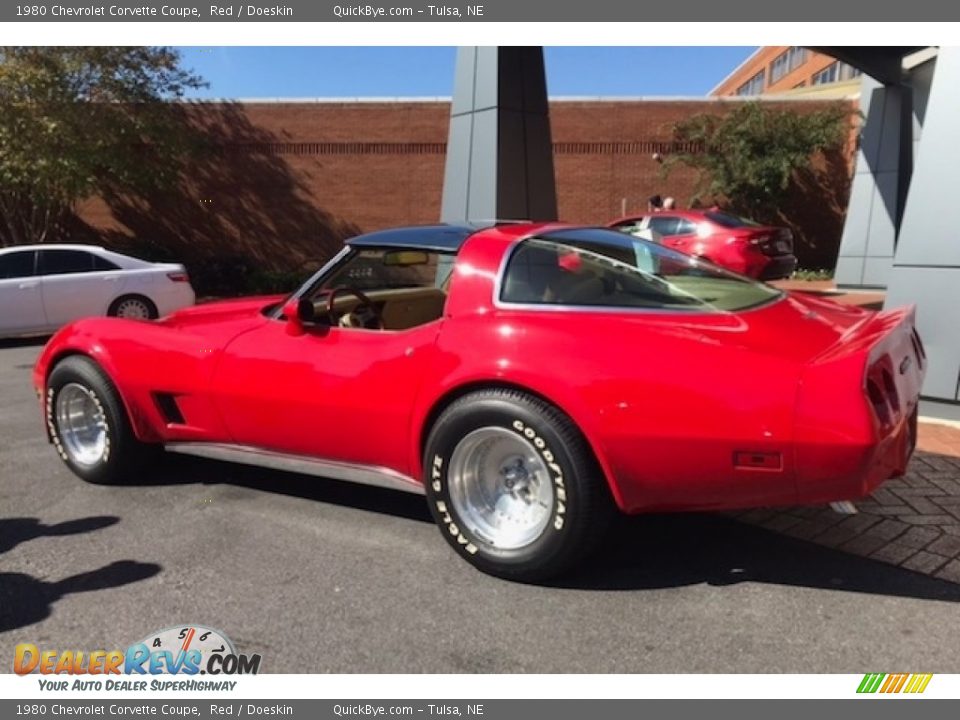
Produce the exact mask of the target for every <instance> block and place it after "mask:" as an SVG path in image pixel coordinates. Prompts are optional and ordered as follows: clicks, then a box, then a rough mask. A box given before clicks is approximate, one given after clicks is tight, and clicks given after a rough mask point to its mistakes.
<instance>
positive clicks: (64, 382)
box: [45, 355, 152, 484]
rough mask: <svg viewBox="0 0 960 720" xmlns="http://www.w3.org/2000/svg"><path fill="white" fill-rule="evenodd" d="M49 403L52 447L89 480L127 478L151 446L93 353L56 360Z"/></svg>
mask: <svg viewBox="0 0 960 720" xmlns="http://www.w3.org/2000/svg"><path fill="white" fill-rule="evenodd" d="M45 404H46V421H47V429H48V430H49V432H50V439H51V440H52V442H53V444H54V447H56V449H57V452H58V453H59V454H60V457H61V458H63V461H64V462H65V463H66V464H67V466H68V467H69V468H70V469H71V470H72V471H73V472H74V473H75V474H76V475H78V476H80V477H81V478H83V479H84V480H86V481H88V482H92V483H98V484H116V483H119V482H123V481H124V480H125V479H127V478H129V477H130V476H131V474H132V473H133V472H134V471H135V470H136V469H137V467H138V465H141V464H142V463H143V462H144V460H145V459H146V458H147V455H148V454H149V452H150V450H151V449H152V448H151V446H149V445H145V444H144V443H141V442H140V441H139V440H137V438H136V436H135V435H134V433H133V429H132V428H131V427H130V421H129V419H128V418H127V413H126V410H125V409H124V406H123V403H122V402H121V400H120V395H119V393H117V390H116V388H115V387H114V385H113V383H112V382H111V381H110V379H109V378H108V377H107V375H106V374H105V373H104V372H103V370H102V369H101V368H100V366H99V365H97V364H96V363H95V362H94V361H93V360H91V359H90V358H87V357H84V356H80V355H71V356H69V357H67V358H64V359H63V360H61V361H60V362H58V363H57V364H56V366H55V367H54V368H53V371H52V372H51V373H50V376H49V378H48V380H47V396H46V403H45Z"/></svg>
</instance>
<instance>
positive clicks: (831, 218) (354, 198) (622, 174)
mask: <svg viewBox="0 0 960 720" xmlns="http://www.w3.org/2000/svg"><path fill="white" fill-rule="evenodd" d="M738 102H740V100H739V99H732V100H731V99H697V100H587V99H584V100H572V99H571V100H556V101H552V102H551V121H552V131H553V142H554V162H555V172H556V180H557V193H558V202H559V211H560V216H561V218H562V219H564V220H568V221H572V222H578V223H603V222H605V221H607V220H610V219H612V218H614V217H616V216H619V215H621V214H623V213H628V212H633V211H639V210H643V209H645V208H646V200H647V198H648V197H649V196H650V195H651V194H653V193H660V194H661V195H664V196H666V195H673V196H674V197H676V198H677V200H678V201H679V203H680V204H681V206H682V205H684V204H686V203H687V202H688V201H689V199H690V197H691V195H692V192H693V189H694V186H695V182H696V178H695V176H694V173H693V172H692V171H690V170H687V169H685V168H682V167H678V168H677V169H675V170H674V171H673V172H671V173H670V175H669V177H667V178H664V177H663V174H662V167H661V165H660V164H659V163H658V162H657V161H656V160H654V158H653V154H654V153H655V152H659V153H661V154H666V153H669V152H670V150H671V133H672V127H673V124H674V123H675V122H676V121H677V120H680V119H683V118H686V117H689V116H691V115H693V114H697V113H703V112H723V111H724V110H725V109H726V108H729V107H731V106H732V103H738ZM776 105H778V106H789V107H790V108H793V109H795V110H797V111H798V112H803V111H804V110H808V109H813V108H820V107H823V104H822V103H817V102H797V101H789V102H784V103H780V102H777V103H776ZM183 109H184V112H185V120H186V122H188V123H189V124H191V125H192V126H193V127H194V128H195V129H196V130H197V131H198V133H197V137H198V138H199V143H200V146H201V147H200V148H199V152H198V153H197V154H196V155H195V157H193V158H191V162H190V165H189V166H188V167H186V168H185V169H184V172H183V173H182V177H181V179H180V182H178V183H177V184H176V186H174V187H171V188H170V189H169V191H168V192H164V193H159V194H157V195H156V196H153V197H149V198H129V197H109V198H97V199H94V200H90V201H87V202H84V203H82V204H81V205H80V206H79V207H78V208H77V215H78V217H79V219H80V220H81V223H80V227H79V228H78V229H77V232H78V234H82V233H86V234H87V238H86V239H88V240H97V241H100V242H104V243H106V244H108V245H110V246H114V247H118V248H121V249H126V250H128V251H132V252H138V253H141V254H143V255H145V256H152V257H175V258H178V259H180V260H182V261H184V262H187V263H188V265H190V266H191V267H192V268H193V267H197V266H207V267H213V270H212V272H217V270H216V268H217V267H221V266H222V267H228V266H229V267H232V266H235V265H236V264H237V260H238V259H244V260H245V261H246V262H247V263H248V264H249V265H251V266H254V267H257V268H261V269H268V270H293V269H295V268H299V267H302V266H303V264H305V263H306V261H307V260H311V259H312V260H321V259H323V258H325V257H327V256H329V255H330V254H332V253H333V252H334V251H335V249H336V248H337V247H338V246H339V245H340V243H341V242H342V239H343V238H344V237H347V236H349V235H351V234H354V233H356V232H359V231H369V230H375V229H378V228H383V227H388V226H392V225H398V224H406V223H426V222H432V221H435V220H436V219H437V218H438V216H439V212H440V194H441V187H442V182H443V171H444V159H445V151H446V140H447V126H448V115H449V103H448V102H447V101H445V100H428V101H425V100H390V101H380V100H377V101H337V100H320V101H313V102H304V101H291V102H279V101H274V102H237V103H190V104H185V105H184V106H183ZM831 167H832V166H831ZM837 167H840V168H842V169H840V170H836V169H833V170H831V169H829V168H823V169H824V172H823V173H822V174H823V180H822V182H821V181H818V184H819V186H818V187H817V188H815V189H814V190H815V191H816V193H817V195H818V200H817V203H815V204H816V206H817V207H816V208H815V209H813V210H812V211H809V210H805V211H803V212H801V213H799V214H796V215H795V217H796V221H795V225H796V226H798V227H800V228H801V229H802V230H803V232H805V233H808V234H810V235H811V236H813V237H817V238H825V239H827V240H828V241H827V242H822V243H821V246H822V247H826V248H827V251H826V255H827V256H829V255H830V253H835V250H836V243H837V242H839V236H840V229H841V224H842V212H843V208H844V207H845V203H846V193H847V184H848V177H847V172H846V166H845V164H843V163H840V165H838V166H837ZM821 196H822V197H821ZM824 198H825V199H826V200H824ZM800 204H801V203H798V207H799V205H800ZM788 210H789V209H788ZM821 254H823V253H821ZM831 261H832V257H829V258H828V259H827V260H826V262H831ZM817 263H819V264H825V263H823V262H820V261H817ZM817 263H814V264H817ZM807 264H808V265H809V264H811V263H807Z"/></svg>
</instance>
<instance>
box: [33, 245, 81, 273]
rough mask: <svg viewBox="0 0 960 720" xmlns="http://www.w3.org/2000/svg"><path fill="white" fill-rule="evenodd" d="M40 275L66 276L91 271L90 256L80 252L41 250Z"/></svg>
mask: <svg viewBox="0 0 960 720" xmlns="http://www.w3.org/2000/svg"><path fill="white" fill-rule="evenodd" d="M38 267H39V271H38V274H40V275H67V274H71V273H83V272H90V271H91V270H93V260H92V255H90V253H88V252H84V251H82V250H41V251H40V261H39V263H38Z"/></svg>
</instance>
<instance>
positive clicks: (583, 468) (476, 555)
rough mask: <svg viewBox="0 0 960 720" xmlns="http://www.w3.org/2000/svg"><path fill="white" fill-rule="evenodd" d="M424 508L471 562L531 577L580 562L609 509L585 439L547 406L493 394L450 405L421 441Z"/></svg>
mask: <svg viewBox="0 0 960 720" xmlns="http://www.w3.org/2000/svg"><path fill="white" fill-rule="evenodd" d="M424 471H425V478H424V482H425V484H426V488H427V499H428V502H429V505H430V511H431V513H432V514H433V517H434V519H435V520H436V521H437V524H438V525H439V527H440V530H441V533H442V534H443V536H444V537H445V538H446V539H447V541H448V542H449V543H450V545H451V546H452V547H453V548H454V549H455V550H456V551H457V552H458V553H459V554H460V555H462V556H463V557H464V558H466V560H467V561H468V562H470V563H471V564H472V565H474V566H475V567H477V568H479V569H480V570H483V571H484V572H487V573H490V574H493V575H498V576H500V577H505V578H510V579H515V580H524V581H538V580H544V579H547V578H549V577H551V576H555V575H558V574H560V573H562V572H564V571H566V570H568V569H570V568H571V567H572V566H574V565H575V564H576V563H577V562H579V561H580V560H581V559H582V558H583V557H584V556H585V555H586V554H587V553H589V552H590V551H591V550H592V549H593V548H594V547H595V545H596V543H597V541H598V540H599V539H600V538H601V536H602V533H603V530H604V529H605V528H606V527H607V525H608V524H609V523H608V516H609V514H610V513H611V512H612V509H613V503H612V500H611V498H610V496H609V491H608V489H607V486H606V480H605V478H604V477H603V473H602V472H601V470H600V468H599V466H598V464H597V462H596V460H595V459H594V457H593V454H592V452H591V451H590V448H589V446H588V445H587V442H586V440H585V439H584V437H583V435H582V434H581V433H580V432H579V430H578V429H577V428H576V426H575V425H574V424H573V422H571V420H570V419H569V418H568V417H567V416H566V415H564V414H563V413H561V412H560V411H559V410H557V409H556V408H555V407H553V406H552V405H549V404H548V403H545V402H543V401H542V400H540V399H539V398H536V397H533V396H531V395H528V394H526V393H522V392H519V391H515V390H507V389H490V390H482V391H478V392H474V393H471V394H469V395H466V396H464V397H462V398H459V399H458V400H456V401H454V402H453V403H452V404H451V405H450V406H449V407H447V408H446V409H445V410H444V411H443V412H442V413H441V414H440V416H439V417H438V418H437V420H436V422H435V423H434V425H433V428H432V430H431V432H430V435H429V437H428V439H427V443H426V452H425V457H424Z"/></svg>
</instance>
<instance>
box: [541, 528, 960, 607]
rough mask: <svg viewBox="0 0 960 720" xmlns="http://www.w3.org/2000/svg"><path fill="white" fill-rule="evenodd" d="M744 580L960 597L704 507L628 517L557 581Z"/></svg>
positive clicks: (601, 586) (666, 584) (620, 585)
mask: <svg viewBox="0 0 960 720" xmlns="http://www.w3.org/2000/svg"><path fill="white" fill-rule="evenodd" d="M742 582H752V583H770V584H775V585H788V586H796V587H808V588H820V589H825V590H842V591H846V592H858V593H869V594H874V595H890V596H897V597H910V598H917V599H922V600H946V601H950V602H960V585H956V584H954V583H951V582H948V581H946V580H939V579H936V578H932V577H929V576H927V575H922V574H920V573H916V572H912V571H910V570H904V569H901V568H897V567H894V566H893V565H888V564H886V563H882V562H879V561H876V560H869V559H867V558H863V557H859V556H857V555H851V554H848V553H844V552H840V551H839V550H831V549H829V548H825V547H821V546H819V545H815V544H813V543H809V542H805V541H802V540H795V539H793V538H790V537H786V536H784V535H781V534H779V533H776V532H772V531H769V530H764V529H762V528H757V527H753V526H750V525H745V524H742V523H739V522H737V521H736V520H732V519H730V518H726V517H723V516H720V515H710V514H700V513H692V514H677V515H649V516H640V517H634V518H628V519H625V521H624V522H622V523H618V524H617V526H616V527H615V528H614V529H612V530H611V533H610V535H609V536H608V537H607V538H606V540H605V542H604V543H603V546H602V547H601V548H600V551H599V552H598V553H597V554H596V555H595V556H594V558H593V560H592V561H591V562H589V563H588V564H587V565H586V566H585V569H584V570H582V571H580V572H577V573H575V574H572V575H570V576H569V577H567V578H565V579H563V580H561V581H560V582H555V583H550V584H551V585H552V586H555V587H567V588H578V589H589V590H650V589H660V588H670V587H681V586H685V585H696V584H700V583H707V584H708V585H713V586H718V587H722V586H725V585H735V584H738V583H742Z"/></svg>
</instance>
